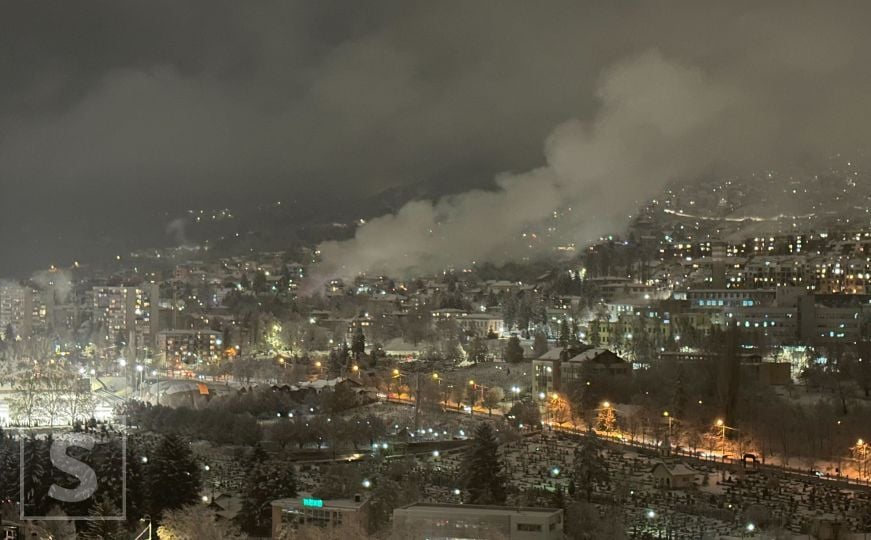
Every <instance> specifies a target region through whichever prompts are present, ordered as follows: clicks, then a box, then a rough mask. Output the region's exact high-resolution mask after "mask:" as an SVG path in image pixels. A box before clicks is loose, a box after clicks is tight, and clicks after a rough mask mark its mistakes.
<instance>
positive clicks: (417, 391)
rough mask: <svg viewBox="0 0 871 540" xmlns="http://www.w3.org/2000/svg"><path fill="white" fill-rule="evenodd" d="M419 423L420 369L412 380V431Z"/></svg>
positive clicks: (415, 429)
mask: <svg viewBox="0 0 871 540" xmlns="http://www.w3.org/2000/svg"><path fill="white" fill-rule="evenodd" d="M419 423H420V371H417V373H415V382H414V431H417V430H418V428H419V427H420V426H419Z"/></svg>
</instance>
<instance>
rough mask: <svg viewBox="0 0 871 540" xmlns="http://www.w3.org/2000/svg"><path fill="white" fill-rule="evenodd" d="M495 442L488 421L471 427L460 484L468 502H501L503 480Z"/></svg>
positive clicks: (503, 490) (503, 498) (503, 497)
mask: <svg viewBox="0 0 871 540" xmlns="http://www.w3.org/2000/svg"><path fill="white" fill-rule="evenodd" d="M498 450H499V443H498V441H497V440H496V434H495V433H494V431H493V428H492V427H491V426H490V424H489V423H487V422H484V423H481V424H479V425H478V427H477V428H475V436H474V440H473V441H472V446H471V448H469V450H468V451H467V453H466V455H465V458H464V460H463V465H462V470H463V483H464V487H465V489H466V493H467V497H466V502H468V503H470V504H504V503H505V479H504V477H503V475H502V464H501V463H500V461H499V453H498Z"/></svg>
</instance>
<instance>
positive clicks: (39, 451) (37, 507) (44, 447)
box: [16, 435, 54, 516]
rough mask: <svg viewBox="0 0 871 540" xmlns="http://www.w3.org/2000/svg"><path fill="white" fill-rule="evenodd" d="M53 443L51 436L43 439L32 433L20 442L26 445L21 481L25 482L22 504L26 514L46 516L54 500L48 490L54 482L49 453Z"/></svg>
mask: <svg viewBox="0 0 871 540" xmlns="http://www.w3.org/2000/svg"><path fill="white" fill-rule="evenodd" d="M51 443H52V438H51V436H49V438H48V439H47V440H45V441H43V440H39V439H37V438H36V437H35V436H32V435H31V437H30V438H28V439H23V440H21V442H20V444H23V445H24V463H22V465H23V466H24V470H23V471H21V472H22V478H21V481H22V482H23V483H24V488H23V491H24V500H23V501H22V505H24V509H23V513H24V514H25V515H31V516H44V515H45V514H46V512H48V510H49V506H50V503H51V502H52V501H51V499H49V497H48V491H49V489H50V487H51V485H52V483H54V480H53V478H52V471H53V470H54V468H53V467H52V465H51V461H50V459H49V454H48V451H49V448H50V446H51ZM17 483H18V482H16V484H17Z"/></svg>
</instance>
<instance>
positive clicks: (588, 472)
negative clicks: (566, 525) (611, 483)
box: [572, 429, 609, 502]
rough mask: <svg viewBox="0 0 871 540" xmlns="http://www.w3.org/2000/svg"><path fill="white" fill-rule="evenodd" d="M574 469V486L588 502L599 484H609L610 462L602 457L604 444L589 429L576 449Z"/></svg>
mask: <svg viewBox="0 0 871 540" xmlns="http://www.w3.org/2000/svg"><path fill="white" fill-rule="evenodd" d="M572 465H573V467H572V486H573V487H574V488H575V489H579V490H581V491H582V492H583V493H584V494H585V495H586V498H587V502H589V501H590V499H591V498H592V496H593V490H594V489H595V488H596V485H597V484H604V483H607V482H608V478H609V474H608V462H607V461H605V458H604V457H603V456H602V443H601V441H600V440H599V437H598V436H597V435H596V433H595V432H594V431H593V430H592V429H589V430H587V434H586V436H585V437H584V439H583V440H582V441H581V444H579V445H578V446H577V447H576V448H575V455H574V462H573V464H572Z"/></svg>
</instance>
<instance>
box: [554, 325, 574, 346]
mask: <svg viewBox="0 0 871 540" xmlns="http://www.w3.org/2000/svg"><path fill="white" fill-rule="evenodd" d="M571 341H572V333H571V330H569V321H567V320H566V319H563V320H562V321H560V323H559V338H558V339H557V344H558V345H559V346H560V347H562V348H563V349H567V348H568V347H569V344H570V343H571Z"/></svg>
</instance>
